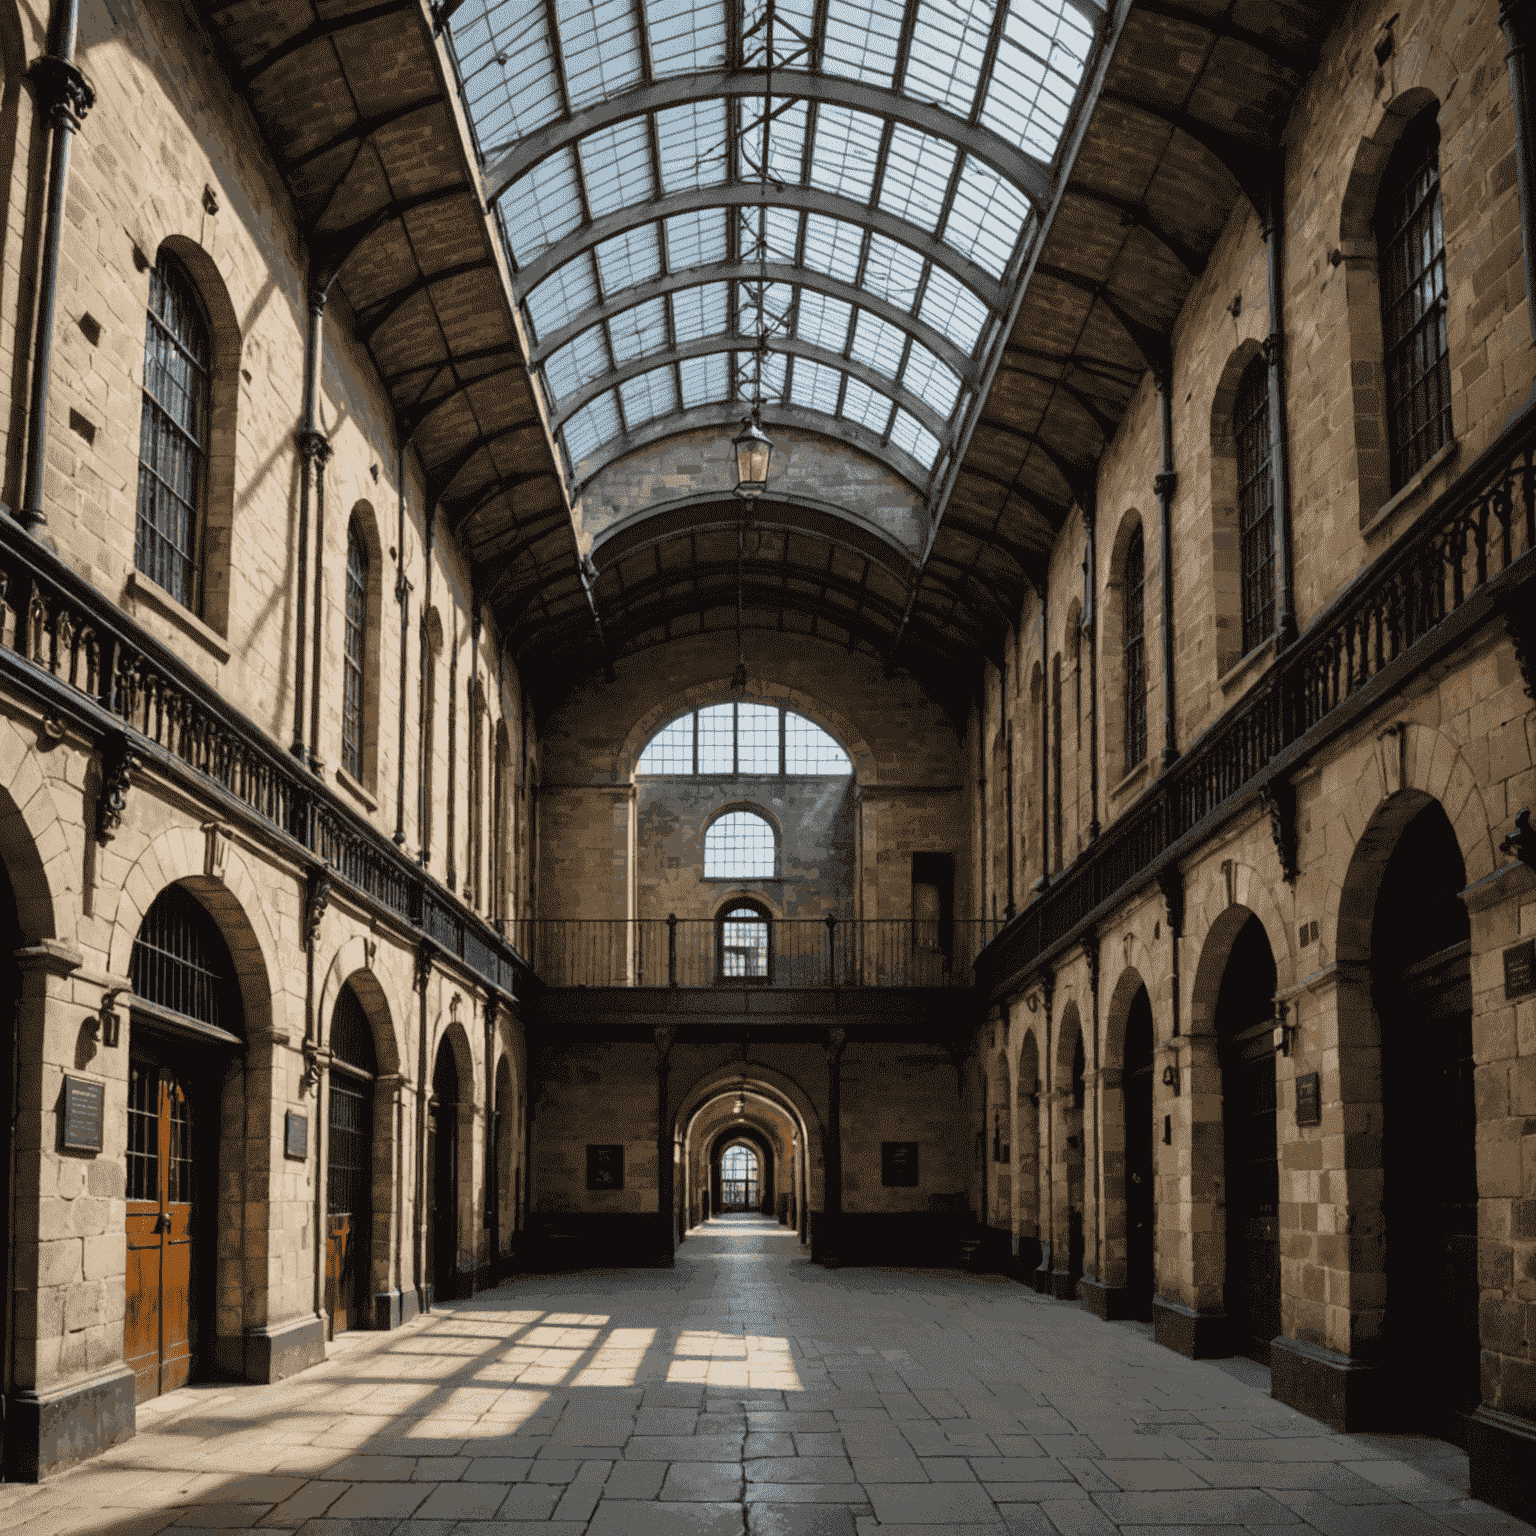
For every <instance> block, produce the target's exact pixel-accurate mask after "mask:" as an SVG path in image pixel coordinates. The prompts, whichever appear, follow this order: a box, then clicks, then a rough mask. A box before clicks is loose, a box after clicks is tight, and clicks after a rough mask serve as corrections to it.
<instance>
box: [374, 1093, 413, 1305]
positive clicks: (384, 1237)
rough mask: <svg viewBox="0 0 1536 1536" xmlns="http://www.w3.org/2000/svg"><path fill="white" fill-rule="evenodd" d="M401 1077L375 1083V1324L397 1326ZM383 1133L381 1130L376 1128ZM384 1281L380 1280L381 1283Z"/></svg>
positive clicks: (401, 1248) (401, 1238)
mask: <svg viewBox="0 0 1536 1536" xmlns="http://www.w3.org/2000/svg"><path fill="white" fill-rule="evenodd" d="M404 1130H405V1078H404V1076H403V1075H402V1074H401V1073H399V1072H385V1073H381V1074H380V1075H379V1076H378V1077H376V1078H375V1079H374V1082H373V1188H374V1200H373V1238H372V1242H373V1265H372V1280H373V1326H374V1327H375V1328H376V1329H385V1328H398V1327H399V1326H400V1324H401V1322H402V1321H403V1318H402V1316H401V1306H400V1293H401V1273H402V1268H403V1261H404V1256H405V1139H404V1135H403V1132H404ZM381 1131H382V1132H383V1135H382V1136H381V1135H380V1132H381ZM381 1282H382V1283H381Z"/></svg>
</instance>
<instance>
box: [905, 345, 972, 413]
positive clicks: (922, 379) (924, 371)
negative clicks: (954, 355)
mask: <svg viewBox="0 0 1536 1536" xmlns="http://www.w3.org/2000/svg"><path fill="white" fill-rule="evenodd" d="M901 382H902V383H903V384H904V385H906V387H907V388H908V389H910V390H911V391H912V393H913V394H914V395H916V396H917V397H918V399H920V400H922V401H923V402H924V404H926V405H931V406H932V407H933V408H934V410H936V411H937V412H938V413H939V415H940V416H946V417H947V416H948V415H949V413H950V412H951V411H952V410H954V408H955V401H956V400H957V399H959V397H960V380H959V378H958V377H957V376H956V375H955V372H954V370H953V369H952V368H950V366H949V365H948V364H947V363H944V362H941V361H940V360H939V359H938V358H936V357H935V356H934V355H933V353H932V352H930V351H929V350H928V348H927V347H925V346H924V345H923V344H922V342H920V341H914V342H913V343H912V351H911V354H910V355H909V356H908V358H907V366H906V368H905V370H904V371H903V373H902V375H901Z"/></svg>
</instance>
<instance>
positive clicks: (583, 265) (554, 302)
mask: <svg viewBox="0 0 1536 1536" xmlns="http://www.w3.org/2000/svg"><path fill="white" fill-rule="evenodd" d="M595 303H597V282H596V280H595V279H594V278H593V276H592V257H591V256H590V255H589V254H588V253H587V252H586V251H583V252H582V253H581V255H580V256H577V257H575V258H573V259H572V260H570V261H568V262H566V263H565V265H564V266H563V267H560V268H558V269H557V270H556V271H554V272H552V273H551V274H550V275H549V276H548V277H546V278H545V279H544V281H543V282H542V283H540V284H539V286H538V287H537V288H535V289H534V290H533V292H532V293H530V294H529V295H528V297H527V298H526V299H524V300H523V307H524V308H525V309H526V310H527V311H528V318H529V319H530V320H531V321H532V322H533V329H534V333H535V335H536V336H538V337H541V338H542V337H548V336H553V335H554V333H555V332H556V331H558V330H559V329H560V327H561V326H563V325H565V324H566V323H567V322H569V321H570V319H571V318H572V316H574V315H578V314H580V313H581V311H582V310H584V309H585V308H586V307H587V306H588V305H589V304H595Z"/></svg>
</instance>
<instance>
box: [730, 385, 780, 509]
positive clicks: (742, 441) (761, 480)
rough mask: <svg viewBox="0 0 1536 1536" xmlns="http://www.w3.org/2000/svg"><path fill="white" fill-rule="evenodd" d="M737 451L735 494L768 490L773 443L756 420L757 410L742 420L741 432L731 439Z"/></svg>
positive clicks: (752, 494)
mask: <svg viewBox="0 0 1536 1536" xmlns="http://www.w3.org/2000/svg"><path fill="white" fill-rule="evenodd" d="M731 444H732V446H733V447H734V448H735V449H736V494H737V495H738V496H741V497H744V498H748V499H750V498H753V497H757V496H761V495H762V494H763V492H764V491H766V490H767V489H768V465H769V462H770V461H771V460H772V458H773V442H772V440H771V439H770V438H769V437H768V436H767V434H766V433H765V432H764V431H763V428H762V424H761V423H760V422H759V421H758V419H757V407H756V406H755V405H754V406H753V407H752V414H751V415H750V416H743V417H742V419H741V431H740V432H738V433H737V434H736V436H735V437H733V438H732V439H731Z"/></svg>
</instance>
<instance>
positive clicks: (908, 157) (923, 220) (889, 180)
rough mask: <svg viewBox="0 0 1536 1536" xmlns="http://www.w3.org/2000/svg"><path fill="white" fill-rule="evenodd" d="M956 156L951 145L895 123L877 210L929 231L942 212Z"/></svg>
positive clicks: (934, 225) (936, 222) (935, 224)
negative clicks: (892, 214)
mask: <svg viewBox="0 0 1536 1536" xmlns="http://www.w3.org/2000/svg"><path fill="white" fill-rule="evenodd" d="M956 153H957V151H956V149H955V146H954V145H953V144H949V143H946V142H945V141H944V140H943V139H935V138H933V137H932V136H931V135H929V134H926V133H919V132H918V131H917V130H916V129H915V128H908V127H906V126H905V125H904V124H901V123H898V124H897V125H896V127H895V129H894V131H893V132H892V134H891V147H890V151H889V153H888V154H887V155H886V161H885V176H884V178H883V179H882V180H881V183H880V206H881V207H882V208H883V209H884V210H885V211H886V212H887V213H894V214H895V215H896V217H897V218H900V219H906V220H907V221H908V222H910V223H912V224H918V225H921V226H922V228H924V229H926V230H929V231H932V230H933V229H934V228H935V227H936V226H937V224H938V222H939V215H940V213H941V212H942V211H943V208H944V193H945V190H946V188H947V187H948V185H949V178H950V173H951V172H952V171H953V170H954V168H955V155H956Z"/></svg>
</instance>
